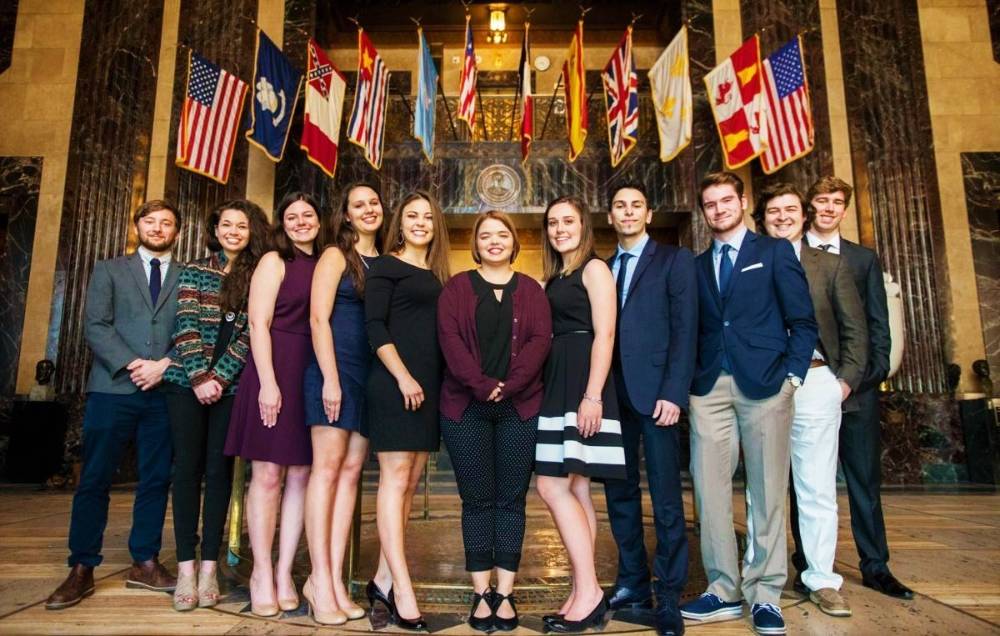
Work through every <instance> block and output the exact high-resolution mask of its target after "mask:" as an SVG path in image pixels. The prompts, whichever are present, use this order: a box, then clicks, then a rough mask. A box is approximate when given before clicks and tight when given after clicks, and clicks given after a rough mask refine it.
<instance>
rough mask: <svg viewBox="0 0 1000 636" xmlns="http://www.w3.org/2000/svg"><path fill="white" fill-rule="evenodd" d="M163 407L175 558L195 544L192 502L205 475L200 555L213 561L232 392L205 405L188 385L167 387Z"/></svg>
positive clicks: (228, 472) (225, 491)
mask: <svg viewBox="0 0 1000 636" xmlns="http://www.w3.org/2000/svg"><path fill="white" fill-rule="evenodd" d="M166 397H167V411H168V413H169V415H170V431H171V434H172V436H173V439H174V479H173V482H174V483H173V491H174V492H173V504H174V540H175V541H176V542H177V560H178V561H191V560H192V559H194V558H195V549H196V547H197V546H198V508H199V507H201V503H202V502H201V480H202V477H204V479H205V501H204V508H203V509H202V513H201V514H202V538H201V558H202V560H205V561H216V560H218V558H219V551H220V549H221V548H222V535H223V530H224V528H225V525H226V514H227V512H228V511H229V510H228V509H229V495H230V491H231V490H232V479H233V462H232V458H231V457H226V456H225V455H224V454H223V452H222V448H223V446H225V443H226V433H227V432H228V430H229V414H230V412H231V411H232V410H233V396H231V395H227V396H224V397H222V399H220V400H219V401H218V402H216V403H214V404H209V405H208V406H205V405H203V404H201V403H200V402H198V398H196V397H195V395H194V391H192V390H187V391H179V390H178V391H167V392H166Z"/></svg>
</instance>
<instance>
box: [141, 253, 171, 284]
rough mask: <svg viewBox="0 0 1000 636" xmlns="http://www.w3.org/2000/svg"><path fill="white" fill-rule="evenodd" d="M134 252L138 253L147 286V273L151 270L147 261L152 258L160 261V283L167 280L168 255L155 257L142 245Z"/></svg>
mask: <svg viewBox="0 0 1000 636" xmlns="http://www.w3.org/2000/svg"><path fill="white" fill-rule="evenodd" d="M136 252H138V254H139V258H140V259H141V260H142V271H144V272H146V283H147V284H148V283H149V272H150V271H151V270H152V265H150V264H149V261H151V260H153V259H154V258H158V259H160V283H163V282H164V281H166V280H167V270H168V269H169V268H170V254H165V255H164V256H156V255H154V254H153V253H152V252H150V251H149V250H147V249H146V248H145V247H143V246H142V245H140V246H139V249H137V250H136Z"/></svg>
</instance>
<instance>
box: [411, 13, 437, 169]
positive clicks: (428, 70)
mask: <svg viewBox="0 0 1000 636" xmlns="http://www.w3.org/2000/svg"><path fill="white" fill-rule="evenodd" d="M417 36H418V37H419V38H420V65H419V69H420V71H419V79H418V80H417V82H418V83H417V109H416V111H417V112H416V113H415V115H414V119H413V136H414V137H416V138H417V139H419V140H420V145H421V146H422V147H423V150H424V155H426V156H427V160H428V161H431V162H433V161H434V110H435V104H434V97H435V96H436V94H437V82H438V72H437V69H436V68H435V67H434V60H433V59H431V48H430V46H428V44H427V38H425V37H424V31H423V29H417Z"/></svg>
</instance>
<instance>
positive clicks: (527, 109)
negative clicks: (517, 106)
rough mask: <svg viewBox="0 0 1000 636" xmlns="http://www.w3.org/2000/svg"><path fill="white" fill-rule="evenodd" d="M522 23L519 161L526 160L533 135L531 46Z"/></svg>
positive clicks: (533, 98)
mask: <svg viewBox="0 0 1000 636" xmlns="http://www.w3.org/2000/svg"><path fill="white" fill-rule="evenodd" d="M529 26H530V25H529V24H528V23H527V22H525V23H524V43H523V44H521V64H520V65H519V66H518V68H519V69H520V73H521V161H527V160H528V153H530V152H531V139H532V137H534V135H535V97H534V95H532V94H531V48H530V47H529V46H528V27H529Z"/></svg>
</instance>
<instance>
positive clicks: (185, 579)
mask: <svg viewBox="0 0 1000 636" xmlns="http://www.w3.org/2000/svg"><path fill="white" fill-rule="evenodd" d="M197 588H198V572H197V570H196V571H195V573H194V574H181V573H180V572H178V573H177V587H175V588H174V609H175V610H177V611H178V612H190V611H191V610H193V609H194V608H196V607H198V589H197Z"/></svg>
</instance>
